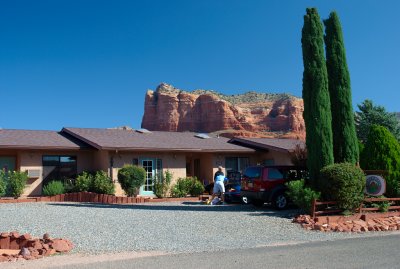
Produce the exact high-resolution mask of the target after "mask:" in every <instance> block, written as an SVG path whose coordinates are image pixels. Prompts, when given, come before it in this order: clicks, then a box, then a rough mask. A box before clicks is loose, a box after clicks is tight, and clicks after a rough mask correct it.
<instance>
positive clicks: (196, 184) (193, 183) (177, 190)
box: [171, 177, 204, 197]
mask: <svg viewBox="0 0 400 269" xmlns="http://www.w3.org/2000/svg"><path fill="white" fill-rule="evenodd" d="M203 192H204V186H203V184H201V182H200V181H198V180H197V178H196V177H186V178H178V181H177V182H176V184H175V185H174V187H173V188H172V191H171V195H172V197H185V196H187V195H188V194H190V195H193V196H196V195H200V194H202V193H203Z"/></svg>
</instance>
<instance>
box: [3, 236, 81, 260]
mask: <svg viewBox="0 0 400 269" xmlns="http://www.w3.org/2000/svg"><path fill="white" fill-rule="evenodd" d="M73 247H74V245H73V244H72V242H71V241H69V240H67V239H62V238H54V239H52V238H50V236H49V234H47V233H46V234H44V235H43V238H42V239H39V238H32V236H31V235H30V234H28V233H26V234H22V235H20V234H19V233H18V232H16V231H14V232H3V233H0V262H7V261H15V260H20V259H25V260H33V259H39V258H43V257H44V256H50V255H54V254H56V253H66V252H69V251H71V250H72V248H73ZM18 250H19V251H18Z"/></svg>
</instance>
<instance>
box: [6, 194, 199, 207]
mask: <svg viewBox="0 0 400 269" xmlns="http://www.w3.org/2000/svg"><path fill="white" fill-rule="evenodd" d="M199 199H200V198H199V197H184V198H149V197H124V196H115V195H108V194H98V193H93V192H75V193H66V194H58V195H54V196H41V197H28V198H18V199H14V198H0V204H1V203H6V204H7V203H35V202H78V203H100V204H139V203H155V202H185V201H193V202H194V201H199Z"/></svg>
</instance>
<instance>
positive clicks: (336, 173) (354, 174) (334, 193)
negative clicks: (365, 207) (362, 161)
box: [321, 163, 365, 211]
mask: <svg viewBox="0 0 400 269" xmlns="http://www.w3.org/2000/svg"><path fill="white" fill-rule="evenodd" d="M321 180H322V185H323V188H322V190H323V191H322V195H323V197H324V199H326V200H333V201H337V202H338V207H339V208H340V209H342V210H348V211H354V209H356V208H358V207H359V206H360V205H361V202H362V201H363V199H364V188H365V175H364V173H363V171H362V170H361V169H360V168H359V167H356V166H355V165H353V164H350V163H338V164H332V165H328V166H326V167H324V168H323V169H322V170H321Z"/></svg>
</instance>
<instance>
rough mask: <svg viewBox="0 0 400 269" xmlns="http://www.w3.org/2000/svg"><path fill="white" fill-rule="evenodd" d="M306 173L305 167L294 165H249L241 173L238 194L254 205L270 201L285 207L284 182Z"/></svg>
mask: <svg viewBox="0 0 400 269" xmlns="http://www.w3.org/2000/svg"><path fill="white" fill-rule="evenodd" d="M307 175H308V173H307V170H306V169H305V168H302V167H296V166H275V165H274V166H251V167H248V168H247V169H246V170H245V172H244V173H243V177H242V181H241V193H240V195H241V197H242V199H244V197H245V198H247V201H248V202H249V203H252V204H254V205H255V206H262V205H263V204H264V203H271V204H272V205H273V206H274V207H275V208H276V209H285V208H286V207H287V206H288V204H289V200H288V197H287V195H286V190H287V187H286V185H285V183H286V182H288V181H291V180H300V179H302V178H306V177H307Z"/></svg>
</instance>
